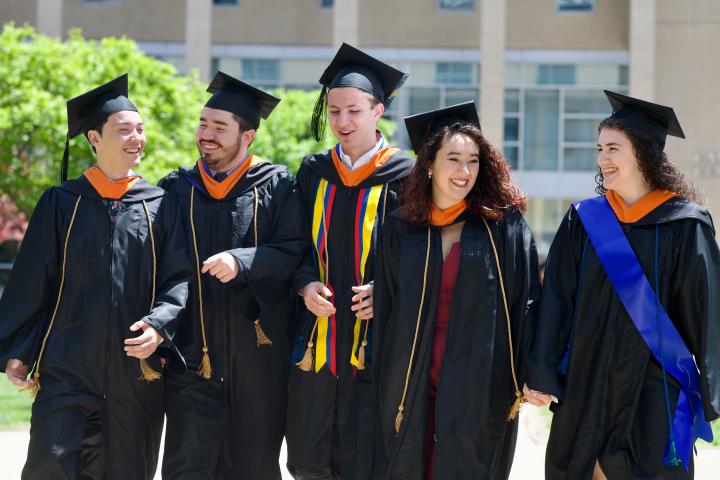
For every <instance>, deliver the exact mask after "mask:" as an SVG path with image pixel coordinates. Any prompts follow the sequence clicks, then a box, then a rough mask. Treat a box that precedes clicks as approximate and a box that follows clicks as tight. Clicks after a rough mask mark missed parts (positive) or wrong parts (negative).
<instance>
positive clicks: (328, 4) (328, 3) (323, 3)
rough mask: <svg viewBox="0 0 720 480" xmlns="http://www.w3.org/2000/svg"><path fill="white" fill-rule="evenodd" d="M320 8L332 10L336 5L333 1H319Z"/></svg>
mask: <svg viewBox="0 0 720 480" xmlns="http://www.w3.org/2000/svg"><path fill="white" fill-rule="evenodd" d="M319 2H320V8H332V7H333V4H334V3H335V2H334V1H333V0H319Z"/></svg>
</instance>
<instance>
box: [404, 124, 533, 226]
mask: <svg viewBox="0 0 720 480" xmlns="http://www.w3.org/2000/svg"><path fill="white" fill-rule="evenodd" d="M455 134H461V135H465V136H466V137H468V138H470V139H472V140H473V141H474V142H475V144H476V145H477V146H478V151H479V157H480V169H479V171H478V175H477V179H476V180H475V184H474V185H473V187H472V189H471V190H470V192H469V193H468V195H467V197H466V198H465V200H466V201H467V204H468V211H469V212H470V213H472V214H474V215H478V216H481V217H483V218H485V219H487V220H502V219H503V218H504V217H505V215H506V214H507V213H508V208H512V207H516V208H518V209H520V211H522V212H523V213H524V212H525V210H526V208H527V200H526V198H525V195H523V193H522V192H521V191H520V189H519V188H518V187H516V186H515V185H514V184H513V183H512V182H511V180H510V169H509V168H508V165H507V163H506V162H505V160H504V159H503V156H502V153H500V151H499V150H498V149H497V148H495V147H493V146H492V145H490V143H489V142H488V141H487V140H486V139H485V137H483V134H482V132H481V131H480V128H478V127H477V126H476V125H473V124H470V123H467V122H464V121H457V122H454V123H450V124H447V125H444V126H442V127H440V128H437V129H436V130H435V131H433V133H432V134H431V135H430V136H429V138H427V139H426V140H425V142H424V144H423V146H422V148H421V149H420V151H419V152H418V156H417V163H416V164H415V167H414V168H413V170H412V171H411V172H410V175H409V176H408V177H407V179H406V181H405V188H404V189H403V204H404V207H403V214H404V216H405V218H407V220H408V221H409V222H410V223H413V224H416V225H422V224H426V223H427V221H428V217H429V216H430V209H431V207H432V181H431V179H430V178H428V175H427V172H428V170H430V167H431V166H432V164H433V162H434V161H435V156H436V155H437V152H438V150H440V148H441V147H442V144H443V142H444V141H445V140H446V139H447V138H450V137H452V136H453V135H455Z"/></svg>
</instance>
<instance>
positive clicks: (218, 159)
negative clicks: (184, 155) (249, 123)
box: [198, 136, 241, 170]
mask: <svg viewBox="0 0 720 480" xmlns="http://www.w3.org/2000/svg"><path fill="white" fill-rule="evenodd" d="M240 138H241V137H240V136H238V139H237V142H235V143H234V144H233V145H230V146H228V147H227V148H226V147H224V146H222V145H220V144H218V143H216V145H220V149H221V151H220V152H219V154H222V153H225V155H221V156H213V155H215V154H204V153H203V152H202V150H201V149H200V142H198V152H199V153H200V158H201V159H202V161H203V163H204V164H205V165H207V166H208V167H210V168H211V169H213V170H221V169H222V168H223V167H225V166H227V165H229V164H230V163H232V161H233V160H234V159H235V157H237V155H238V153H239V152H240Z"/></svg>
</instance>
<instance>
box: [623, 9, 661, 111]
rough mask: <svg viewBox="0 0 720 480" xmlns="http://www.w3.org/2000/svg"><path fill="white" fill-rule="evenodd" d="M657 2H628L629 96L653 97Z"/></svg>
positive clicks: (650, 98)
mask: <svg viewBox="0 0 720 480" xmlns="http://www.w3.org/2000/svg"><path fill="white" fill-rule="evenodd" d="M656 17H657V5H656V0H631V1H630V72H629V73H630V95H631V96H633V97H640V98H642V99H645V100H650V101H652V100H653V99H654V98H655V40H656V28H657V27H656V25H657V20H656Z"/></svg>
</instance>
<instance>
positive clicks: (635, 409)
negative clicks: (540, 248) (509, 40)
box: [528, 91, 720, 480]
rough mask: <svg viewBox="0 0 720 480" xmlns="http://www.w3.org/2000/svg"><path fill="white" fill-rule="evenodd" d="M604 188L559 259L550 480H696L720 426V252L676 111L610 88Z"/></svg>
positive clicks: (542, 329)
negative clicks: (681, 160)
mask: <svg viewBox="0 0 720 480" xmlns="http://www.w3.org/2000/svg"><path fill="white" fill-rule="evenodd" d="M605 93H606V95H607V96H608V99H609V101H610V103H611V105H612V108H613V114H612V115H611V116H610V117H608V118H606V119H605V120H603V121H602V122H601V123H600V127H599V138H598V144H597V149H598V154H597V163H598V167H599V173H598V175H597V182H598V187H597V189H596V190H597V192H598V194H599V195H600V196H598V197H595V198H591V199H588V200H584V201H582V202H577V203H575V204H573V206H572V207H571V208H570V210H569V211H568V213H567V215H566V216H565V218H564V219H563V221H562V224H561V225H560V228H559V230H558V232H557V235H556V236H555V239H554V241H553V244H552V246H551V247H550V252H549V254H548V258H547V266H546V271H545V279H544V282H545V283H544V286H543V294H542V301H541V308H540V315H539V318H538V325H537V330H536V331H537V334H536V337H535V340H534V344H533V347H532V349H531V356H530V359H531V365H530V376H529V381H528V386H529V387H530V388H531V389H532V391H531V392H530V393H529V395H528V397H529V400H530V401H532V402H533V403H542V398H539V395H540V393H539V392H543V393H545V394H549V395H553V396H555V397H556V398H557V401H558V402H557V403H556V404H554V405H553V407H552V410H553V411H554V417H553V423H552V428H551V432H550V439H549V442H548V448H547V456H546V461H545V478H546V479H549V480H564V479H568V480H570V479H572V480H584V479H587V480H590V479H591V478H592V479H604V478H608V479H611V480H622V479H636V478H643V479H691V478H693V476H694V475H693V445H694V442H695V440H696V439H697V438H703V439H705V440H711V439H712V432H711V430H710V425H709V423H708V422H709V421H712V420H714V419H716V418H718V416H720V321H719V320H720V301H719V300H718V295H717V292H718V291H720V251H718V246H717V243H716V241H715V229H714V227H713V223H712V219H711V217H710V214H709V213H708V211H707V210H706V209H705V208H703V207H702V206H701V205H700V204H699V203H698V202H699V200H698V195H697V194H696V192H695V190H694V187H693V186H692V185H691V184H690V182H688V181H687V180H686V179H685V178H684V176H683V175H682V174H681V173H680V172H679V171H678V169H677V168H676V167H675V166H674V165H673V164H672V163H671V162H670V161H669V160H668V158H667V155H666V154H665V152H664V151H663V149H664V146H665V139H666V136H667V135H673V136H676V137H681V138H684V134H683V132H682V129H681V127H680V125H679V122H678V120H677V117H676V116H675V113H674V111H673V109H672V108H670V107H665V106H662V105H657V104H653V103H650V102H646V101H643V100H639V99H635V98H632V97H628V96H625V95H621V94H618V93H615V92H609V91H606V92H605Z"/></svg>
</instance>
